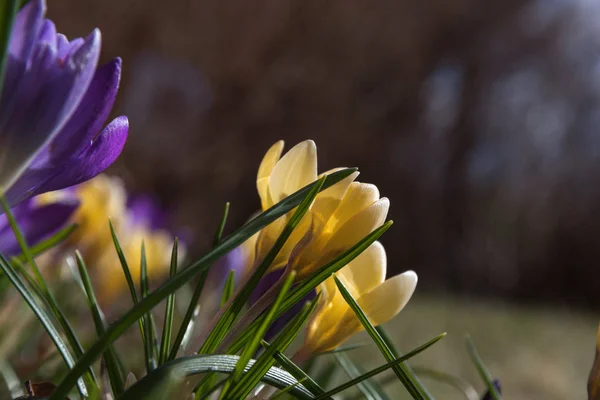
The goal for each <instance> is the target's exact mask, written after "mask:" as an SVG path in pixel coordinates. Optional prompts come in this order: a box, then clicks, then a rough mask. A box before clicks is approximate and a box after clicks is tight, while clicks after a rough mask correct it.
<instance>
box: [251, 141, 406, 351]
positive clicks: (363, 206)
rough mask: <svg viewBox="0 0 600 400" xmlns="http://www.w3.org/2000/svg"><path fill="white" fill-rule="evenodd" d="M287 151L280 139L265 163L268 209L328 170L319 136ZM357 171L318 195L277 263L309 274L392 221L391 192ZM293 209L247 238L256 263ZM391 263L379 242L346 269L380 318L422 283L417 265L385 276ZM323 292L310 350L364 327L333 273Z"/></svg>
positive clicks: (374, 318) (260, 181) (356, 291)
mask: <svg viewBox="0 0 600 400" xmlns="http://www.w3.org/2000/svg"><path fill="white" fill-rule="evenodd" d="M282 151H283V142H282V141H280V142H277V143H276V144H275V145H273V146H272V147H271V148H270V149H269V151H268V152H267V153H266V155H265V157H264V158H263V161H262V163H261V165H260V167H259V171H258V177H257V182H256V185H257V189H258V193H259V196H260V199H261V204H262V208H263V210H266V209H268V208H269V207H271V206H273V205H274V204H275V203H277V202H279V201H280V200H282V199H284V198H285V197H287V196H289V195H290V194H292V193H294V192H295V191H297V190H299V189H301V188H302V187H304V186H306V185H308V184H310V183H312V182H314V181H315V180H316V179H317V178H318V177H320V176H321V175H317V149H316V146H315V143H314V142H313V141H312V140H307V141H304V142H301V143H299V144H297V145H296V146H294V147H293V148H292V149H291V150H290V151H289V152H287V153H286V154H285V155H284V156H283V157H282V156H281V153H282ZM336 170H337V169H336ZM336 170H332V171H328V172H326V173H325V174H327V173H331V172H334V171H336ZM357 176H358V172H355V173H353V174H351V175H350V176H348V177H347V178H345V179H343V180H341V181H340V182H338V183H337V184H335V185H333V186H331V187H330V188H328V189H326V190H324V191H322V192H321V193H319V194H318V195H317V197H316V198H315V201H314V203H313V204H312V205H311V207H310V210H309V211H308V212H307V213H306V214H305V216H304V217H303V219H302V220H301V221H300V223H299V224H298V227H297V228H296V229H295V230H294V232H293V233H292V235H291V236H290V238H289V239H288V240H287V242H286V244H285V245H284V247H283V249H282V250H281V251H280V252H279V253H278V255H277V257H276V259H275V261H274V262H273V264H272V266H271V270H274V269H275V270H276V269H281V268H288V269H290V270H294V271H296V272H297V273H298V279H302V278H304V277H306V276H308V275H310V274H312V273H313V272H315V271H316V270H317V269H318V268H319V267H321V266H323V265H325V264H326V263H327V262H329V261H331V260H332V259H333V258H334V257H336V256H337V255H339V254H341V253H343V252H344V251H345V250H348V249H349V248H350V247H351V246H353V245H354V244H356V243H357V242H358V241H359V240H360V239H362V238H363V237H365V236H366V235H368V234H369V233H371V232H372V231H373V230H374V229H376V228H378V227H379V226H381V225H382V224H383V223H384V222H385V219H386V216H387V212H388V209H389V200H388V199H387V198H385V197H384V198H380V195H379V190H378V189H377V187H376V186H374V185H372V184H368V183H361V182H357V181H355V179H356V177H357ZM290 217H291V213H289V214H286V215H285V216H283V217H281V218H279V219H277V220H276V221H275V222H274V223H272V224H271V225H269V226H267V227H266V228H264V229H263V230H261V231H260V232H259V233H258V234H256V235H254V236H253V237H252V238H251V239H250V240H248V241H247V242H246V243H245V244H244V246H243V247H244V249H246V253H247V254H249V263H248V265H249V267H248V269H251V268H252V266H253V265H254V266H255V265H256V264H257V263H259V262H261V261H262V260H263V258H264V256H265V255H266V253H267V252H268V251H269V249H270V248H271V247H272V245H273V244H274V243H275V241H276V240H277V237H278V236H279V234H280V233H281V232H282V230H283V227H284V226H285V224H286V223H287V221H288V220H289V218H290ZM386 271H387V260H386V254H385V250H384V248H383V246H382V245H381V244H380V243H378V242H375V243H373V244H372V245H371V246H370V247H369V248H367V249H366V250H365V251H364V252H363V253H362V254H361V255H359V256H358V257H357V258H356V259H355V260H354V261H352V262H351V263H349V264H348V265H346V266H345V267H344V268H342V269H341V270H340V271H339V272H338V277H339V279H340V280H341V281H342V282H343V283H344V284H345V285H346V286H347V287H348V289H349V290H350V293H351V294H352V296H353V297H354V298H355V299H356V300H357V302H358V304H359V305H360V306H361V308H362V309H363V311H364V312H365V313H366V314H367V316H368V317H369V319H370V320H371V322H372V323H373V324H375V325H379V324H382V323H384V322H387V321H389V320H390V319H391V318H393V317H394V316H395V315H396V314H397V313H398V312H400V310H402V308H403V307H404V306H405V305H406V303H407V302H408V300H409V299H410V297H411V296H412V294H413V292H414V290H415V287H416V284H417V275H416V274H415V273H414V272H412V271H408V272H405V273H403V274H401V275H397V276H395V277H393V278H391V279H388V280H385V277H386ZM317 292H320V293H321V297H320V300H319V302H320V303H319V306H318V309H317V310H316V312H315V313H314V314H313V316H312V317H311V320H310V322H309V325H308V331H307V335H306V340H305V345H304V349H303V351H304V352H309V353H319V352H324V351H328V350H332V349H334V348H336V347H338V346H339V345H340V344H342V343H343V342H344V341H345V340H346V339H348V338H349V337H350V336H351V335H353V334H354V333H356V332H358V331H360V330H361V329H362V325H361V324H360V322H359V320H358V318H356V316H355V314H354V312H353V311H352V310H351V309H350V307H349V306H348V305H347V303H346V301H345V300H344V299H343V297H342V296H341V293H340V292H339V291H338V289H337V287H336V285H335V283H334V281H333V278H329V279H327V280H326V281H325V282H324V283H323V284H321V285H320V286H319V287H318V288H317Z"/></svg>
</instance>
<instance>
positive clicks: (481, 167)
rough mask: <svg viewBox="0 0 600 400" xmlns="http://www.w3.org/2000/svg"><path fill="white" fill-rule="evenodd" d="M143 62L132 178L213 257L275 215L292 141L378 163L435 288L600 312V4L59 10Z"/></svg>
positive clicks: (359, 3) (176, 2) (124, 100)
mask: <svg viewBox="0 0 600 400" xmlns="http://www.w3.org/2000/svg"><path fill="white" fill-rule="evenodd" d="M49 3H50V5H51V7H49V17H50V18H52V19H53V20H54V21H55V22H56V24H57V26H60V30H61V31H62V32H64V33H66V34H67V35H69V36H70V37H74V36H80V35H83V34H85V33H87V32H89V30H90V28H91V27H93V26H98V27H100V28H101V30H102V33H103V57H104V59H105V60H108V59H109V58H112V57H115V56H121V57H122V58H123V59H124V75H123V81H122V90H121V92H120V95H119V100H118V105H117V112H118V113H126V114H127V115H128V116H129V117H130V120H131V127H132V128H131V136H130V140H129V142H128V144H127V146H126V151H125V153H124V155H123V157H122V158H121V160H120V161H119V163H118V165H117V166H116V167H115V168H114V169H113V170H112V171H113V172H114V173H118V174H121V175H123V176H124V177H125V179H126V181H127V183H128V186H129V187H130V188H131V189H132V190H134V191H155V192H156V193H157V194H158V196H159V198H160V200H161V201H162V203H163V205H164V206H165V207H167V208H170V209H171V210H172V211H173V213H174V214H173V215H174V221H173V222H174V223H175V224H178V225H186V226H189V227H190V228H191V229H192V231H193V233H194V235H195V236H194V238H195V239H194V246H193V247H194V248H195V249H196V250H197V251H201V250H203V249H205V248H206V246H207V245H208V244H209V243H210V240H211V237H212V235H213V232H214V229H215V227H216V224H217V220H218V218H219V215H220V213H221V210H222V207H223V204H224V202H225V201H231V202H232V214H231V219H230V222H229V227H230V229H231V228H232V227H234V226H239V225H240V224H241V223H243V222H244V221H245V220H246V218H247V217H248V216H249V215H250V214H251V213H252V212H253V211H255V210H256V209H257V208H258V206H259V202H258V196H257V194H256V190H255V175H256V169H257V167H258V164H259V162H260V160H261V158H262V155H263V154H264V151H266V149H267V148H268V147H269V146H270V145H271V144H272V143H273V142H274V141H276V140H278V139H280V138H283V139H285V140H286V142H287V145H288V148H289V147H291V146H292V145H293V144H295V143H296V142H298V141H301V140H304V139H307V138H311V139H314V140H315V141H316V142H317V145H318V147H319V160H320V162H321V165H320V170H321V171H324V170H326V169H328V168H331V167H334V166H358V167H360V170H361V171H362V173H361V178H360V179H361V180H363V181H367V182H373V183H375V184H377V185H378V186H379V187H380V190H381V192H382V194H383V195H385V196H387V197H389V198H390V199H391V200H392V208H391V215H390V217H391V219H394V220H395V222H396V224H395V225H394V227H393V228H392V229H391V230H390V231H389V233H387V234H386V236H385V237H384V239H383V242H384V244H386V245H387V250H388V252H389V260H390V265H391V267H393V268H394V269H395V270H396V271H401V270H405V269H409V268H410V269H414V270H416V271H417V272H418V273H419V275H420V287H421V289H427V290H435V291H436V292H437V293H439V292H440V291H447V290H451V291H458V292H460V293H469V294H475V295H486V296H488V295H489V296H502V297H504V298H509V299H514V300H532V301H547V300H551V301H555V302H563V301H566V302H568V303H570V304H573V305H584V306H592V307H598V306H600V291H599V290H598V289H597V287H598V282H599V278H600V273H599V272H598V271H599V269H598V265H597V264H598V260H599V259H600V257H599V256H600V214H599V213H600V202H599V200H600V198H599V197H600V190H599V189H598V183H597V182H598V178H599V177H600V137H599V135H600V133H599V132H598V126H599V125H600V57H599V55H600V35H599V34H600V26H599V24H600V22H598V21H600V5H598V4H599V3H597V2H595V1H592V0H508V1H507V0H504V1H499V0H488V1H484V2H482V1H475V0H456V1H443V0H428V1H415V0H413V1H410V0H394V1H389V0H380V1H366V0H356V1H347V0H329V1H318V0H276V1H275V0H262V1H253V2H251V1H240V0H228V1H222V0H172V1H164V0H103V1H92V0H88V1H83V0H50V1H49Z"/></svg>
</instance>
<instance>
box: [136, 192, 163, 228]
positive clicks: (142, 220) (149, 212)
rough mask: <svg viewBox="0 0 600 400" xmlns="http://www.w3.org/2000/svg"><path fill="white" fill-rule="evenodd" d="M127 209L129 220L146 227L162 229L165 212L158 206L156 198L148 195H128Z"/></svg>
mask: <svg viewBox="0 0 600 400" xmlns="http://www.w3.org/2000/svg"><path fill="white" fill-rule="evenodd" d="M127 210H128V212H129V215H130V216H131V222H132V223H133V224H135V225H138V226H143V227H145V228H147V229H163V228H164V227H165V221H166V218H165V212H164V211H163V210H162V209H161V208H160V207H159V205H158V202H157V201H156V199H155V198H154V197H152V196H150V195H139V196H134V197H130V198H129V199H128V201H127Z"/></svg>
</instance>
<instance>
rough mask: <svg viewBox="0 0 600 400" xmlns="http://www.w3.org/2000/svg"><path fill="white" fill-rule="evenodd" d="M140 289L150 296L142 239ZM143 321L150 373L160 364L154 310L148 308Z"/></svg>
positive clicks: (147, 366)
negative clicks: (158, 361) (156, 344)
mask: <svg viewBox="0 0 600 400" xmlns="http://www.w3.org/2000/svg"><path fill="white" fill-rule="evenodd" d="M140 290H141V291H142V299H144V298H145V297H147V296H148V292H149V290H150V289H149V283H148V266H147V261H146V246H145V245H144V241H143V240H142V254H141V259H140ZM142 323H143V325H144V339H145V340H144V353H145V356H146V372H147V373H149V372H150V371H152V370H153V369H155V368H156V367H157V365H158V363H157V360H156V354H157V353H158V352H157V351H156V346H155V345H154V344H155V337H156V335H155V329H154V318H153V317H152V312H151V311H150V310H148V312H147V313H146V314H144V316H143V317H142Z"/></svg>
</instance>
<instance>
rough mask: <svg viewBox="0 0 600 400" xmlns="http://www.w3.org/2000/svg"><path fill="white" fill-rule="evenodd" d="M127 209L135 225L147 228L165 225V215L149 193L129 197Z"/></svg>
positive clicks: (159, 227)
mask: <svg viewBox="0 0 600 400" xmlns="http://www.w3.org/2000/svg"><path fill="white" fill-rule="evenodd" d="M127 210H129V213H130V215H131V219H132V222H133V223H135V224H136V225H139V226H143V227H144V228H147V229H163V228H164V227H165V226H166V221H167V218H166V217H167V215H166V213H165V211H164V210H163V209H162V208H161V207H160V205H159V204H158V201H156V199H155V198H154V197H153V196H151V195H147V194H144V195H137V196H132V197H129V198H128V199H127ZM184 241H185V240H184Z"/></svg>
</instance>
